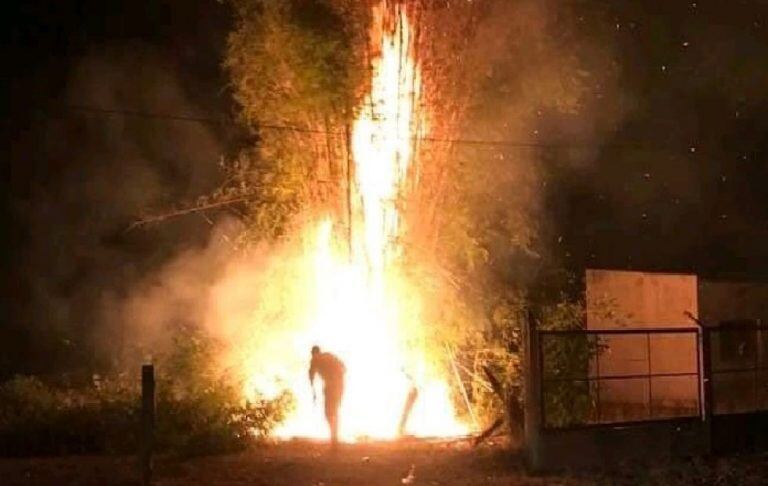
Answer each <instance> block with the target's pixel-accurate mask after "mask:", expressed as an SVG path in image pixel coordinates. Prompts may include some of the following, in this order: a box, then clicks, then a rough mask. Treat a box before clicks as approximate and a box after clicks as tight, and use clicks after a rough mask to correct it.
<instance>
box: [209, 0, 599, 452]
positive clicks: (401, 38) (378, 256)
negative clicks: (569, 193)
mask: <svg viewBox="0 0 768 486" xmlns="http://www.w3.org/2000/svg"><path fill="white" fill-rule="evenodd" d="M231 4H232V6H233V8H234V11H235V14H236V25H235V29H234V30H233V32H232V33H231V35H230V38H229V44H228V51H227V57H226V62H225V66H226V68H227V70H228V72H229V74H230V77H231V81H232V89H233V94H234V97H235V99H236V100H237V102H238V106H239V115H240V120H241V122H242V124H243V126H244V127H245V129H246V130H248V131H249V133H250V134H251V135H252V138H253V139H254V141H255V142H254V143H253V144H252V145H250V146H246V147H244V148H243V149H242V150H241V151H240V153H239V154H238V156H236V157H234V158H233V159H232V160H231V161H229V162H228V163H227V164H225V170H226V171H227V174H228V178H227V183H226V184H225V185H224V186H223V187H222V188H221V189H220V190H219V191H217V192H216V193H215V194H213V195H212V196H210V197H209V198H206V199H204V200H201V206H200V207H202V208H207V207H218V206H220V205H226V204H231V203H236V204H238V205H239V209H240V211H239V212H240V214H241V220H242V222H243V223H244V224H243V228H244V231H243V232H242V235H241V238H240V240H239V243H240V245H241V248H243V249H244V254H248V253H249V252H250V253H251V254H253V253H258V254H259V255H260V256H258V257H255V259H256V260H257V261H258V264H257V265H256V266H257V267H258V269H256V270H254V268H253V265H252V264H251V263H252V262H251V263H247V264H241V263H242V261H241V262H240V263H238V262H236V263H235V264H233V265H232V268H231V269H230V270H229V272H230V274H232V275H235V277H233V278H232V279H230V282H228V283H225V284H222V285H219V286H218V287H217V288H215V289H214V290H213V295H214V298H213V299H212V300H213V302H216V303H217V304H216V305H219V306H220V307H221V309H217V308H216V305H214V306H213V309H212V311H211V316H209V318H210V319H212V320H215V321H216V322H217V323H218V324H220V325H221V326H222V327H224V328H226V329H233V331H232V332H230V333H229V334H230V335H229V340H230V342H232V343H234V344H235V345H234V346H232V350H231V352H229V353H228V354H229V356H228V357H227V359H226V360H225V361H226V363H227V364H228V365H229V366H231V367H232V368H233V369H237V370H238V373H240V374H241V375H242V376H243V379H244V380H245V381H246V385H245V390H246V395H249V394H250V393H252V391H253V390H254V389H258V390H259V391H261V392H263V393H266V394H267V395H270V394H277V393H278V392H279V391H281V390H283V389H285V388H287V389H289V390H290V391H291V392H292V394H293V395H294V397H295V398H296V403H297V410H296V413H295V414H294V416H293V418H289V419H288V421H287V423H286V424H285V426H284V428H283V430H281V433H283V434H300V435H325V432H324V429H323V427H322V420H321V419H320V418H319V416H318V413H317V411H315V410H313V409H312V404H311V399H310V397H311V394H310V391H309V389H308V386H307V385H306V381H305V378H304V374H305V369H304V367H305V366H306V361H307V353H308V350H309V348H310V346H311V345H312V344H316V343H319V344H321V345H322V346H323V347H325V348H328V349H331V350H334V351H336V352H337V353H338V354H340V355H341V356H342V357H343V358H344V359H345V361H347V364H348V368H349V369H350V375H349V386H348V394H347V398H346V400H345V405H344V409H343V410H342V417H343V422H345V423H346V427H345V426H344V425H343V426H342V428H343V429H346V434H344V435H346V436H347V437H348V438H351V437H353V436H376V437H391V436H393V435H396V434H397V432H398V422H399V421H400V419H401V410H402V409H403V405H404V404H406V406H405V409H406V410H408V411H409V412H410V413H411V422H410V427H406V428H405V430H409V431H410V432H412V433H416V434H421V435H431V434H438V435H445V434H452V433H461V432H463V431H465V430H467V427H466V426H465V425H462V423H460V422H459V421H457V420H456V417H455V415H456V411H457V410H458V411H459V412H462V411H463V412H469V413H468V414H466V413H465V415H467V416H470V415H473V414H472V411H473V408H477V407H479V408H480V409H486V410H487V409H493V408H496V407H498V405H499V404H498V402H495V403H494V402H493V400H489V397H492V396H493V394H492V393H491V392H490V387H489V386H488V383H486V382H485V378H484V377H483V373H482V372H481V370H484V369H486V368H488V367H490V368H491V369H494V370H496V371H497V372H501V373H502V374H503V377H504V380H505V381H512V380H514V379H516V368H515V367H516V363H517V348H516V341H517V339H518V333H517V330H518V329H519V325H520V321H521V319H520V316H521V311H522V309H523V307H524V306H525V305H526V303H525V302H526V300H525V298H524V297H525V283H526V281H525V279H521V278H520V276H519V275H518V273H520V272H518V271H517V270H515V269H512V270H510V268H513V267H516V266H519V265H517V264H518V263H520V262H521V261H526V262H530V261H531V260H533V259H535V258H536V254H535V253H534V252H532V251H531V248H532V247H533V245H534V242H535V237H536V234H537V225H536V224H535V219H534V218H532V215H533V214H535V212H536V201H537V198H536V197H535V196H534V191H535V190H536V183H537V182H538V180H539V179H538V175H539V171H538V170H536V169H535V168H532V167H531V166H530V162H532V156H530V155H528V156H520V155H519V154H514V155H512V154H510V153H509V152H507V151H505V150H502V149H499V148H498V147H499V146H498V145H497V144H493V143H483V142H480V143H473V140H472V137H474V136H475V135H476V134H477V133H478V132H482V133H484V134H485V135H484V136H485V138H488V135H489V134H491V135H492V134H494V133H503V132H504V131H505V130H507V129H509V125H510V123H507V122H505V123H504V124H503V127H502V128H501V129H500V128H499V127H498V126H497V125H498V120H496V119H494V117H493V116H492V114H489V112H490V107H492V106H496V104H497V103H498V100H499V99H500V95H499V93H500V92H508V91H509V90H510V89H511V88H510V86H512V85H514V86H520V87H522V93H521V94H518V95H516V97H513V98H510V101H509V103H508V104H509V105H510V107H511V108H510V109H513V110H516V112H515V113H514V116H508V117H507V118H506V119H508V120H513V121H514V130H520V129H521V127H525V126H527V125H526V124H527V123H529V122H530V121H531V119H532V117H534V116H536V115H535V113H536V110H540V109H550V110H558V111H561V112H564V113H565V112H568V111H569V110H576V109H577V107H578V103H579V100H580V96H581V93H583V91H584V87H583V85H584V76H585V75H584V74H583V72H582V71H579V70H578V69H576V67H577V66H578V63H577V62H576V61H572V60H573V59H574V56H570V57H567V56H566V57H565V58H566V59H568V61H567V62H565V61H558V60H556V61H547V62H538V63H533V62H530V61H532V60H531V59H528V58H525V57H524V58H523V59H524V60H525V59H528V61H527V62H529V63H530V64H531V65H533V66H534V68H533V69H529V70H528V71H521V72H524V73H526V74H519V75H518V74H515V75H510V74H509V72H504V73H502V74H504V75H505V76H506V77H505V76H504V75H502V76H499V75H497V74H496V70H497V69H498V70H500V69H499V68H498V65H502V66H504V65H505V63H508V62H509V60H508V58H507V57H505V56H507V55H508V51H509V49H508V47H509V44H510V42H509V39H508V37H504V36H502V38H501V39H502V40H501V41H499V42H496V41H494V38H495V37H494V35H497V34H499V32H500V31H502V29H500V28H499V25H498V23H497V22H494V19H495V18H498V17H499V14H500V11H501V13H505V14H510V12H506V11H505V9H509V8H510V6H509V4H507V3H506V2H495V1H493V0H481V1H475V2H461V3H454V2H441V1H428V0H422V1H386V0H382V1H370V2H368V1H355V0H312V1H310V0H284V1H259V0H232V2H231ZM521 5H522V7H520V6H517V5H515V6H514V8H517V9H520V12H512V13H517V14H520V16H521V19H520V20H518V21H517V22H516V23H515V24H513V26H514V29H513V31H512V33H513V34H515V35H520V36H521V37H522V39H523V40H522V41H520V43H519V44H520V46H518V48H517V49H516V50H513V52H515V53H516V54H519V55H521V56H524V55H526V52H524V49H525V47H527V46H529V45H533V46H534V47H535V49H534V51H535V52H536V53H538V54H542V55H548V56H547V59H558V58H555V57H553V56H552V55H551V54H552V52H556V51H557V48H555V47H552V45H559V44H557V42H558V41H562V42H564V41H566V40H568V39H567V36H560V37H556V41H550V40H549V38H547V32H548V29H549V28H550V26H548V25H547V23H548V22H555V21H553V20H552V19H551V18H550V17H551V15H550V13H549V11H548V10H547V9H546V8H545V7H537V4H536V3H535V2H523V3H522V4H521ZM507 18H509V17H507ZM552 18H554V17H552ZM531 20H533V21H535V22H538V23H537V24H536V23H535V24H534V25H536V27H537V29H538V30H537V29H533V33H530V32H527V31H526V30H525V25H524V24H526V22H530V21H531ZM558 27H559V25H558ZM566 32H567V31H566ZM505 35H507V36H509V35H512V34H509V33H507V34H505ZM515 45H516V44H515ZM486 51H487V52H486ZM568 63H572V64H573V65H572V66H570V67H573V68H574V70H575V72H576V73H578V74H577V75H575V76H570V75H567V76H566V75H564V74H563V71H564V70H565V68H567V67H569V64H568ZM507 70H509V66H507V67H506V68H505V69H503V71H507ZM506 78H509V79H506ZM533 79H540V80H541V82H539V83H538V84H536V82H534V81H532V80H533ZM505 90H506V91H505ZM529 98H530V99H529ZM539 114H540V112H539ZM489 147H490V148H491V149H492V150H489V149H488V148H489ZM502 195H503V197H502ZM265 245H266V246H267V247H268V248H269V251H268V254H269V257H266V258H265V257H263V255H264V253H263V252H262V251H261V250H258V251H257V250H254V249H255V248H259V249H261V248H264V246H265ZM247 258H248V257H245V260H243V261H246V262H247V261H248V260H247ZM248 300H250V303H247V302H246V301H248ZM233 301H237V302H236V303H235V304H233V305H234V307H235V308H236V309H238V315H237V316H234V317H233V316H232V312H231V311H225V310H224V306H225V304H223V303H230V304H231V303H232V302H233ZM244 302H246V303H244ZM244 309H246V310H244ZM235 321H237V323H235ZM274 378H277V380H275V379H274ZM414 388H416V389H418V390H419V393H418V398H417V400H416V402H415V406H414V407H413V409H412V410H411V406H412V405H414V403H413V399H412V397H413V396H414V394H413V393H411V391H412V390H413V389H414ZM481 415H482V414H481ZM488 415H489V416H492V415H493V414H488ZM467 418H468V417H467ZM472 418H474V419H475V421H477V417H472ZM476 425H477V424H476Z"/></svg>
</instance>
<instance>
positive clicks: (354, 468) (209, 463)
mask: <svg viewBox="0 0 768 486" xmlns="http://www.w3.org/2000/svg"><path fill="white" fill-rule="evenodd" d="M766 464H768V457H766V456H752V457H747V458H732V459H728V460H714V461H710V462H702V461H692V462H691V461H689V462H687V463H680V464H677V465H670V466H665V467H661V468H658V467H657V468H656V469H648V468H645V469H636V470H632V471H629V470H627V471H623V472H621V471H620V472H618V473H617V472H614V473H612V474H610V475H608V474H589V473H580V474H577V475H574V474H565V475H548V476H537V477H533V476H530V475H528V474H526V472H525V470H524V468H523V465H522V462H521V460H520V458H519V456H518V455H517V454H516V453H515V452H513V451H511V450H509V448H507V447H505V446H503V445H499V444H495V445H493V444H492V445H484V446H481V447H479V448H477V449H472V448H471V447H469V445H468V444H466V443H457V442H453V443H444V442H443V443H424V442H410V443H408V442H405V443H402V442H400V443H383V444H382V443H378V444H357V445H343V446H340V447H339V448H338V450H336V451H332V450H330V449H329V447H328V446H326V445H324V444H317V443H310V442H300V441H295V442H286V443H280V444H271V445H263V446H259V447H257V448H254V449H253V450H250V451H247V452H243V453H240V454H233V455H224V456H211V457H202V458H194V459H186V460H180V459H173V458H167V457H166V458H160V459H159V460H158V461H157V464H156V468H155V478H156V481H155V484H157V485H159V486H171V485H232V486H234V485H275V486H282V485H286V486H287V485H291V486H294V485H296V486H301V485H307V486H334V485H361V486H374V485H388V486H392V485H402V484H412V485H486V484H487V485H518V484H574V485H587V484H674V485H676V486H679V485H682V484H722V485H730V484H768V466H766ZM137 483H138V481H137V470H136V462H135V459H134V458H126V457H60V458H34V459H0V484H3V485H70V484H72V485H75V484H76V485H129V484H137Z"/></svg>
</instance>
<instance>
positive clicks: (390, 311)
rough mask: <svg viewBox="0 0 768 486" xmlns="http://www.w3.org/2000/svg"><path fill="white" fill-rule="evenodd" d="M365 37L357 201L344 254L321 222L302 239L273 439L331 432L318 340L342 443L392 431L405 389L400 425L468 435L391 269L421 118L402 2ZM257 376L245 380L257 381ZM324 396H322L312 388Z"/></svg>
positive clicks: (384, 8)
mask: <svg viewBox="0 0 768 486" xmlns="http://www.w3.org/2000/svg"><path fill="white" fill-rule="evenodd" d="M373 18H374V24H373V27H372V29H371V37H372V38H373V41H374V43H375V44H377V45H376V46H375V47H376V49H375V50H376V51H378V52H377V55H376V57H375V58H374V59H372V79H371V92H370V96H368V97H367V98H366V102H365V104H364V106H363V107H361V109H360V110H359V115H358V118H357V120H356V121H355V123H354V126H353V130H352V140H351V143H352V153H353V158H354V174H355V183H356V184H355V185H356V192H357V193H359V194H358V195H359V199H358V198H355V200H357V201H359V204H358V207H357V208H356V210H355V211H354V213H355V217H354V220H353V230H352V231H351V235H352V236H351V238H352V241H351V248H352V255H351V258H350V255H349V250H348V248H349V247H348V246H347V245H339V244H338V242H337V241H335V240H334V237H333V234H334V232H333V223H332V222H331V221H330V219H328V220H325V221H322V222H320V223H319V224H318V225H317V226H316V227H314V228H313V229H312V230H311V232H312V233H313V234H311V236H310V238H309V242H310V243H309V250H310V254H311V255H312V256H311V261H306V262H305V264H306V265H310V266H311V267H312V268H311V269H307V271H308V272H311V275H312V277H311V278H310V279H305V281H304V282H303V283H302V285H304V286H305V289H304V292H306V293H305V296H306V300H305V301H304V302H297V303H296V304H297V305H300V306H301V307H302V308H301V310H298V309H297V310H296V313H297V316H295V317H294V318H295V319H298V320H301V321H303V322H304V324H302V325H300V327H303V328H304V329H303V331H302V332H298V333H296V334H295V336H294V338H293V339H292V343H291V344H292V346H291V349H284V350H282V351H276V352H277V353H280V352H282V354H283V355H284V356H285V355H295V356H299V357H300V358H299V359H298V360H295V362H296V363H303V365H304V366H303V367H301V366H298V367H297V369H299V370H300V371H299V372H296V373H295V374H294V375H293V376H292V377H288V378H287V380H286V381H287V382H288V386H289V388H290V389H291V391H292V393H293V395H294V396H295V397H296V410H295V412H294V413H293V415H292V416H291V417H290V418H289V419H288V420H287V422H286V423H285V424H284V425H283V426H282V427H281V428H280V430H279V431H278V435H280V436H284V437H288V436H302V437H318V438H320V437H328V434H329V431H328V426H327V424H326V423H325V421H324V418H323V413H322V410H323V407H322V406H321V404H319V403H317V404H314V403H313V401H312V395H311V390H310V387H309V383H308V380H307V376H306V365H307V364H308V363H307V362H308V359H309V348H310V346H311V345H312V344H319V345H320V346H321V347H322V348H324V349H326V350H328V351H331V352H333V353H334V354H336V355H338V356H339V357H340V358H341V359H342V360H343V361H344V362H345V364H346V366H347V376H346V392H345V397H344V400H343V403H342V408H341V413H340V428H341V431H340V435H341V437H342V439H344V440H356V439H359V438H361V437H368V438H379V439H386V438H393V437H396V436H397V435H398V428H399V423H400V421H401V415H402V413H403V410H404V405H405V403H406V400H407V397H408V394H409V391H410V390H411V389H412V388H413V387H414V386H415V387H416V388H417V389H418V398H417V399H416V402H415V403H414V406H413V408H412V410H411V413H410V416H409V419H408V422H407V426H406V429H405V432H406V433H408V434H412V435H417V436H447V435H458V434H462V433H465V432H466V427H465V426H464V425H462V424H461V423H459V422H458V421H457V419H456V416H455V411H454V408H453V404H452V401H451V399H450V393H449V387H448V384H447V380H446V379H445V378H444V376H443V375H444V373H441V372H440V370H439V369H438V367H437V366H435V365H434V363H433V360H431V359H430V354H429V352H430V351H433V352H434V351H435V349H434V348H435V347H438V349H437V351H441V350H440V349H439V345H437V344H435V343H429V342H428V340H429V338H430V337H431V336H429V335H428V334H427V331H428V330H427V329H426V328H425V326H424V323H423V322H422V320H421V314H422V313H421V303H420V300H419V292H418V289H416V288H413V287H412V286H409V284H408V282H407V280H406V279H405V278H404V276H403V275H402V272H401V271H400V267H399V266H398V256H399V254H400V252H401V248H400V246H399V243H398V240H399V238H398V237H399V236H400V235H401V233H402V231H404V228H403V227H402V226H403V222H402V215H401V213H400V209H399V208H400V204H401V203H402V201H404V200H407V194H406V193H405V191H406V181H407V179H408V174H409V167H410V165H411V164H412V159H413V156H414V155H413V154H414V146H413V141H414V139H415V138H417V136H418V135H419V133H417V130H421V128H420V127H423V126H425V121H426V120H425V119H424V118H425V117H424V116H423V115H422V114H420V113H419V112H420V110H419V109H418V100H419V97H420V89H421V86H420V74H419V65H418V63H417V62H416V60H415V56H414V52H413V50H414V42H413V33H412V26H411V24H410V21H409V18H408V15H407V12H406V11H405V9H403V8H402V7H400V6H392V5H389V6H388V4H387V2H382V3H381V4H380V5H379V6H378V7H376V8H375V9H374V16H373ZM263 371H264V370H253V373H254V374H256V375H257V376H255V377H254V379H253V381H252V382H251V383H250V385H252V386H257V387H258V386H261V387H262V389H263V384H262V383H258V381H259V380H258V373H259V372H263ZM320 396H321V395H320Z"/></svg>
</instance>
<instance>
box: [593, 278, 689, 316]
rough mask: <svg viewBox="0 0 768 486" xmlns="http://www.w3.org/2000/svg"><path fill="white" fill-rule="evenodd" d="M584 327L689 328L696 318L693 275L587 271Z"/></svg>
mask: <svg viewBox="0 0 768 486" xmlns="http://www.w3.org/2000/svg"><path fill="white" fill-rule="evenodd" d="M586 300H587V302H586V303H587V328H589V329H616V328H622V327H627V328H642V327H691V326H693V325H694V323H693V322H691V320H690V319H688V318H687V317H686V316H685V312H690V313H691V314H693V315H694V316H697V315H698V309H699V301H698V292H697V277H696V275H686V274H672V273H649V272H631V271H623V270H591V269H588V270H587V271H586Z"/></svg>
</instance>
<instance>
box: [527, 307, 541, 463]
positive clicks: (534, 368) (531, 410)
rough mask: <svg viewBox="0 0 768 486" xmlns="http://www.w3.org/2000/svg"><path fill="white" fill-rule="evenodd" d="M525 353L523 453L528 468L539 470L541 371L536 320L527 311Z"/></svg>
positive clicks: (529, 311) (531, 313) (530, 312)
mask: <svg viewBox="0 0 768 486" xmlns="http://www.w3.org/2000/svg"><path fill="white" fill-rule="evenodd" d="M524 346H525V347H524V348H523V351H524V353H525V369H524V377H525V383H524V385H525V388H524V391H525V397H524V402H523V406H524V414H525V421H524V424H525V428H524V437H525V453H526V458H527V461H528V465H529V467H531V468H532V469H533V470H538V469H540V468H541V457H540V455H541V451H540V447H541V419H542V418H541V410H542V399H541V370H540V369H539V363H540V354H541V349H540V347H539V333H538V329H537V326H536V318H535V316H534V315H533V312H532V311H531V310H530V309H529V310H528V312H527V315H526V319H525V336H524Z"/></svg>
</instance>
